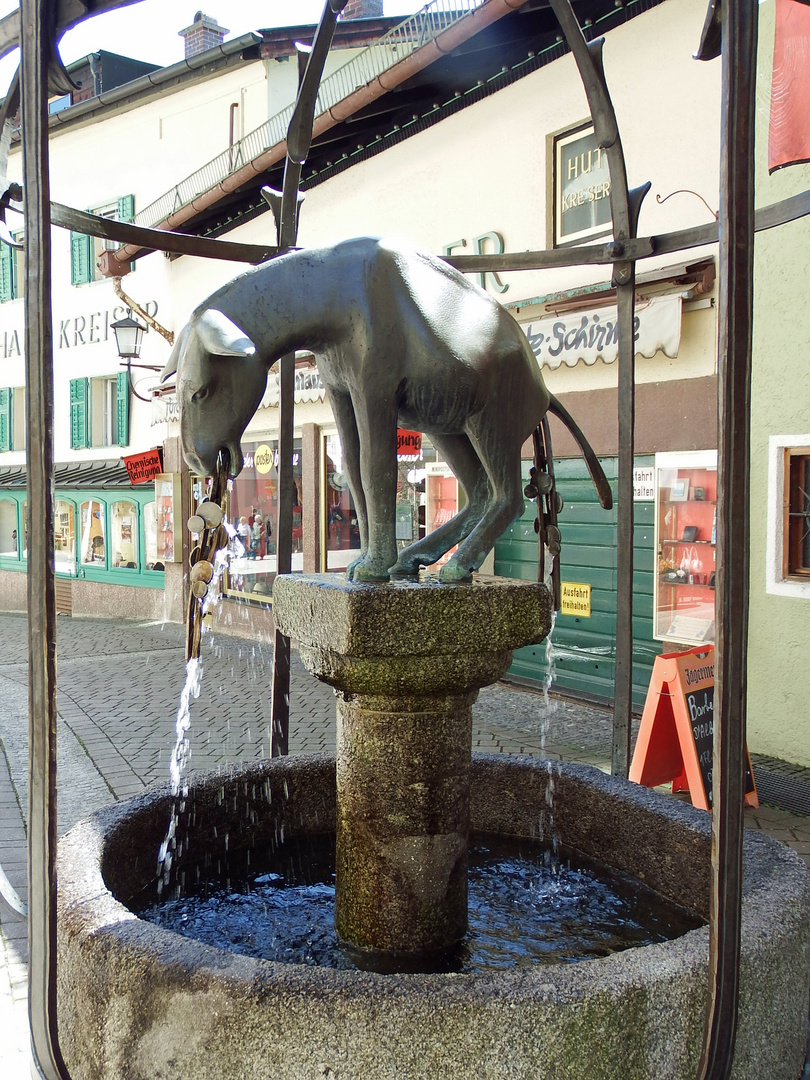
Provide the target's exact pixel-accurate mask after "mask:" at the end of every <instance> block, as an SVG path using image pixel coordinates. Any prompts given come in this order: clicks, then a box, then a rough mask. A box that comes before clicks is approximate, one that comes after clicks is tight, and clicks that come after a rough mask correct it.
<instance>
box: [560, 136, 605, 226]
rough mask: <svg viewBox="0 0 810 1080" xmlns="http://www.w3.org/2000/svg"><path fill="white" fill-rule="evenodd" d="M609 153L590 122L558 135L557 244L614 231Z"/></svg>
mask: <svg viewBox="0 0 810 1080" xmlns="http://www.w3.org/2000/svg"><path fill="white" fill-rule="evenodd" d="M612 227H613V223H612V220H611V216H610V172H609V170H608V163H607V154H606V153H605V151H604V150H603V149H602V148H601V147H600V146H597V145H596V135H595V134H594V130H593V125H592V124H586V125H584V126H582V127H580V128H578V129H577V130H575V131H569V132H567V133H566V134H563V135H558V136H556V137H555V139H554V246H555V247H557V246H559V245H562V244H571V243H575V242H576V241H578V240H584V239H586V238H588V237H596V236H606V235H608V234H609V233H610V232H611V231H612Z"/></svg>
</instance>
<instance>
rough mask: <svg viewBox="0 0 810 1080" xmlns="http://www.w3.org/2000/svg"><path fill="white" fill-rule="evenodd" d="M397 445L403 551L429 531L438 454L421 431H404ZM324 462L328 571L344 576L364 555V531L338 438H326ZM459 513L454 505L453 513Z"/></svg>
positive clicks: (400, 544) (399, 529)
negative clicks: (430, 488)
mask: <svg viewBox="0 0 810 1080" xmlns="http://www.w3.org/2000/svg"><path fill="white" fill-rule="evenodd" d="M397 443H398V446H397V502H396V537H397V550H398V551H401V550H402V549H403V548H404V547H407V546H408V544H412V543H413V542H414V541H415V540H418V539H420V538H421V537H423V536H424V535H425V532H426V531H429V527H428V521H427V494H426V492H427V470H428V468H429V467H430V464H431V463H433V462H435V461H436V451H435V449H434V447H433V446H432V445H431V444H430V443H429V442H428V440H427V439H426V438H425V437H424V435H419V434H418V433H415V432H410V431H399V432H398V440H397ZM323 462H324V473H323V476H324V483H323V484H322V485H321V490H322V495H321V513H322V518H321V520H322V521H323V522H324V526H323V536H322V545H321V547H322V551H323V555H322V557H321V562H322V568H323V569H324V570H326V571H343V570H345V569H346V567H347V566H348V565H349V563H351V562H353V561H354V560H355V559H356V558H357V557H358V556H359V555H360V530H359V528H358V524H357V514H356V511H355V508H354V499H353V498H352V494H351V492H350V491H349V483H348V480H347V478H346V472H345V468H344V462H343V451H342V448H341V445H340V437H339V436H338V435H336V434H335V435H326V436H325V437H324V440H323ZM456 508H457V506H456V504H454V510H453V512H455V509H456Z"/></svg>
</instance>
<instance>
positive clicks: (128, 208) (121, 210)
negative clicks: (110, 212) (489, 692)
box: [118, 195, 135, 221]
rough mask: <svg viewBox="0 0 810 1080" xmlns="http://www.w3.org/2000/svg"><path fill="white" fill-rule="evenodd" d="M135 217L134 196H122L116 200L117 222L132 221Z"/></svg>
mask: <svg viewBox="0 0 810 1080" xmlns="http://www.w3.org/2000/svg"><path fill="white" fill-rule="evenodd" d="M134 217H135V196H134V195H122V196H121V198H120V199H119V200H118V220H119V221H132V219H133V218H134Z"/></svg>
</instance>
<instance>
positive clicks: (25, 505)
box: [22, 502, 29, 559]
mask: <svg viewBox="0 0 810 1080" xmlns="http://www.w3.org/2000/svg"><path fill="white" fill-rule="evenodd" d="M28 522H29V518H28V503H27V502H24V503H23V505H22V526H23V552H22V557H23V558H24V559H27V558H28Z"/></svg>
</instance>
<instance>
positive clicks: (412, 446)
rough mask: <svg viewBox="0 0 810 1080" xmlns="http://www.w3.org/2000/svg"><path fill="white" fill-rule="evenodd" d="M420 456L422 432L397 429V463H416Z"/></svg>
mask: <svg viewBox="0 0 810 1080" xmlns="http://www.w3.org/2000/svg"><path fill="white" fill-rule="evenodd" d="M421 456H422V432H421V431H407V430H406V429H405V428H397V461H418V460H419V458H421Z"/></svg>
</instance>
